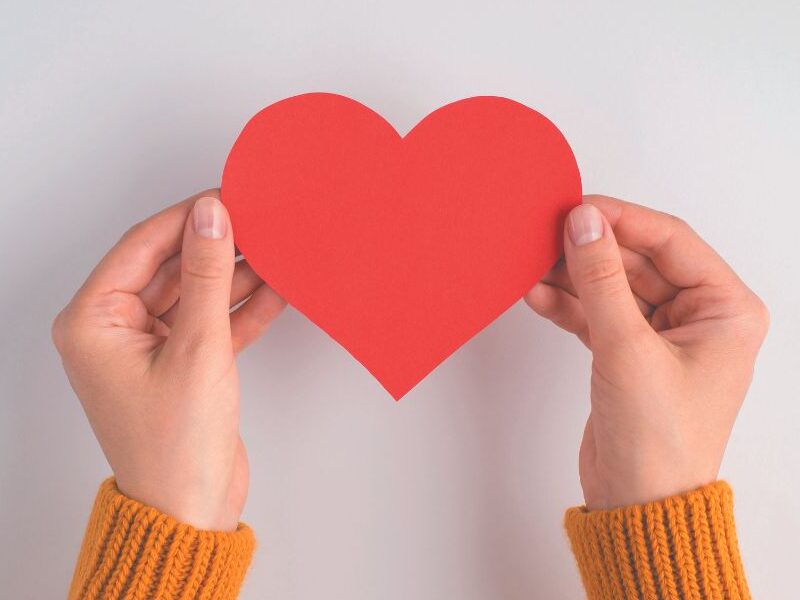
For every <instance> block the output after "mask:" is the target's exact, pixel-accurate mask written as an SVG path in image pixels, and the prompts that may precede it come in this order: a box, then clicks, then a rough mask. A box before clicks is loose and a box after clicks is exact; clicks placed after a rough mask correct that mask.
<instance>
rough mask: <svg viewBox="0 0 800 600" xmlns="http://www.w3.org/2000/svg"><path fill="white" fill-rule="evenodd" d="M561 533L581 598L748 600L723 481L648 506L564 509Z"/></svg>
mask: <svg viewBox="0 0 800 600" xmlns="http://www.w3.org/2000/svg"><path fill="white" fill-rule="evenodd" d="M565 527H566V529H567V535H568V537H569V539H570V543H571V544H572V551H573V553H574V554H575V559H576V561H577V563H578V568H579V570H580V573H581V577H582V579H583V585H584V587H585V588H586V594H587V597H588V598H589V600H611V599H612V598H613V599H624V598H652V599H654V600H668V599H669V600H673V599H675V600H678V599H681V600H710V599H712V598H732V599H734V598H735V599H738V600H747V599H749V598H750V592H749V590H748V587H747V581H746V580H745V575H744V570H743V568H742V559H741V556H740V555H739V543H738V541H737V539H736V529H735V526H734V520H733V492H732V491H731V488H730V486H728V484H727V483H725V482H724V481H718V482H716V483H712V484H709V485H706V486H703V487H701V488H699V489H697V490H694V491H692V492H689V493H687V494H683V495H679V496H673V497H671V498H667V499H666V500H662V501H659V502H651V503H650V504H643V505H637V506H628V507H624V508H618V509H614V510H602V511H588V510H587V509H586V508H585V507H579V508H571V509H569V510H568V511H567V513H566V517H565Z"/></svg>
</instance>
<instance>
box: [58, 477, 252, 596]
mask: <svg viewBox="0 0 800 600" xmlns="http://www.w3.org/2000/svg"><path fill="white" fill-rule="evenodd" d="M254 548H255V538H254V536H253V532H252V530H251V529H250V528H249V527H247V526H246V525H244V524H241V523H240V524H239V528H238V529H237V530H236V531H233V532H219V531H201V530H198V529H195V528H194V527H192V526H190V525H186V524H184V523H179V522H178V521H177V520H175V519H173V518H172V517H169V516H167V515H165V514H163V513H161V512H160V511H158V510H157V509H155V508H152V507H150V506H146V505H144V504H141V503H140V502H137V501H136V500H132V499H130V498H128V497H127V496H124V495H123V494H122V493H120V491H119V490H118V489H117V485H116V483H115V481H114V479H113V478H109V479H107V480H105V481H104V482H103V483H102V484H101V486H100V490H99V491H98V493H97V498H96V500H95V503H94V508H93V509H92V514H91V516H90V517H89V523H88V525H87V527H86V534H85V536H84V539H83V545H82V547H81V551H80V555H79V557H78V563H77V565H76V567H75V574H74V576H73V579H72V586H71V587H70V593H69V599H70V600H78V599H80V600H95V599H101V598H102V599H107V600H112V599H113V600H117V599H120V600H121V599H123V598H124V599H126V600H145V599H150V598H159V599H160V600H162V599H163V600H173V599H174V600H177V599H178V598H182V599H189V598H192V599H194V598H203V599H208V600H211V599H213V600H232V599H234V598H236V597H237V596H238V594H239V588H240V587H241V584H242V580H243V579H244V576H245V573H246V571H247V568H248V566H249V565H250V559H251V558H252V555H253V550H254Z"/></svg>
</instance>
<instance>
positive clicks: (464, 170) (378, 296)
mask: <svg viewBox="0 0 800 600" xmlns="http://www.w3.org/2000/svg"><path fill="white" fill-rule="evenodd" d="M222 200H223V202H224V203H225V205H226V206H227V208H228V211H229V212H230V216H231V220H232V224H233V230H234V236H235V240H236V244H237V246H238V247H239V249H240V250H241V252H242V254H243V255H244V257H245V258H246V259H247V261H248V262H249V263H250V265H251V266H252V267H253V269H254V270H255V272H256V273H257V274H258V275H259V276H260V277H261V278H262V279H264V281H266V282H268V283H269V285H270V286H272V287H273V288H274V289H275V290H276V291H277V292H278V293H279V294H280V295H281V296H283V297H284V298H285V299H286V300H287V301H288V302H289V303H290V304H292V305H293V306H294V307H295V308H296V309H298V310H299V311H300V312H302V313H303V314H305V315H306V316H307V317H308V318H309V319H310V320H311V321H313V322H314V323H316V324H317V325H318V326H319V327H321V328H322V329H323V330H325V331H326V332H327V333H328V334H329V335H330V336H331V337H333V339H335V340H336V341H337V342H339V343H340V344H341V345H342V346H343V347H344V348H345V349H346V350H348V351H349V352H350V353H351V354H352V355H353V356H354V357H355V358H356V360H358V361H359V362H360V363H362V364H363V365H364V366H365V367H366V368H367V369H368V370H369V371H370V372H371V373H372V374H373V375H374V376H375V378H376V379H377V380H378V381H379V382H380V383H381V384H382V385H383V386H384V387H385V388H386V389H387V390H388V392H389V393H390V394H391V395H392V396H393V397H394V398H395V399H397V400H399V399H400V398H401V397H402V396H403V395H405V394H406V393H407V392H408V391H409V390H410V389H411V388H412V387H414V386H415V385H416V384H417V383H418V382H419V381H420V380H422V379H423V378H424V377H425V376H426V375H427V374H428V373H430V371H431V370H433V369H434V368H435V367H436V366H437V365H438V364H439V363H440V362H442V361H443V360H444V359H445V358H447V357H448V356H449V355H450V354H452V353H453V352H455V350H456V349H458V348H459V347H460V346H461V345H462V344H464V343H465V342H466V341H467V340H469V339H470V338H471V337H472V336H474V335H475V334H476V333H478V332H479V331H480V330H481V329H483V328H484V327H486V325H488V324H489V323H491V322H492V321H493V320H494V319H495V318H497V317H498V316H499V315H500V314H501V313H503V312H504V311H505V310H506V309H508V308H509V307H510V306H511V305H512V304H513V303H514V302H516V301H517V300H519V299H520V298H521V297H522V296H523V295H524V294H525V293H526V292H527V291H528V290H530V288H531V287H532V286H533V285H534V284H535V283H536V282H537V281H538V280H539V278H540V277H541V276H542V275H543V274H544V273H545V272H546V271H547V270H548V269H550V268H551V267H552V265H553V264H554V263H555V262H556V260H557V259H558V257H559V255H560V254H561V248H562V228H563V220H564V217H565V215H566V213H567V212H568V211H569V210H570V209H571V208H572V207H574V206H576V205H577V204H579V203H580V202H581V183H580V175H579V173H578V167H577V164H576V162H575V157H574V156H573V154H572V150H571V149H570V147H569V144H567V141H566V140H565V139H564V137H563V136H562V135H561V132H559V130H558V129H557V128H556V127H555V125H553V124H552V123H551V122H550V121H549V120H548V119H546V118H545V117H544V116H542V115H541V114H539V113H538V112H536V111H534V110H532V109H530V108H528V107H526V106H525V105H523V104H520V103H518V102H515V101H513V100H509V99H506V98H500V97H496V96H479V97H474V98H467V99H464V100H459V101H457V102H453V103H451V104H448V105H446V106H443V107H441V108H439V109H437V110H435V111H434V112H432V113H431V114H429V115H428V116H427V117H425V118H424V119H423V120H422V121H420V122H419V123H418V124H417V125H416V126H415V127H414V128H413V129H412V130H411V131H410V132H409V133H408V134H407V135H405V136H400V134H398V132H397V131H396V130H395V129H394V128H393V127H392V126H391V125H390V124H389V123H388V122H387V121H386V120H384V119H383V117H381V116H380V115H379V114H378V113H376V112H374V111H372V110H371V109H369V108H367V107H366V106H364V105H363V104H360V103H359V102H356V101H355V100H352V99H350V98H347V97H344V96H339V95H336V94H327V93H310V94H302V95H299V96H294V97H291V98H287V99H285V100H281V101H279V102H276V103H275V104H272V105H271V106H268V107H267V108H265V109H263V110H262V111H260V112H259V113H258V114H256V115H255V116H254V117H253V118H252V119H251V120H250V121H249V122H248V123H247V125H246V126H245V127H244V129H243V130H242V132H241V134H240V135H239V138H238V139H237V140H236V143H235V144H234V145H233V148H232V149H231V152H230V155H229V156H228V160H227V162H226V164H225V169H224V172H223V176H222Z"/></svg>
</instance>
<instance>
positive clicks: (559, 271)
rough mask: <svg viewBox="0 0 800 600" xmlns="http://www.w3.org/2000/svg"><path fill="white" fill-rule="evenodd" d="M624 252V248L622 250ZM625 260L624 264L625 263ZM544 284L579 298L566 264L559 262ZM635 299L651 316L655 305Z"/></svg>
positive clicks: (645, 312) (640, 309)
mask: <svg viewBox="0 0 800 600" xmlns="http://www.w3.org/2000/svg"><path fill="white" fill-rule="evenodd" d="M620 250H623V248H620ZM624 262H625V261H624V258H623V263H624ZM626 276H628V277H629V281H630V275H629V274H628V273H626ZM541 281H542V282H544V283H546V284H548V285H552V286H554V287H557V288H560V289H561V290H563V291H565V292H566V293H568V294H570V295H572V296H575V297H576V298H577V297H578V292H577V291H576V290H575V285H574V284H573V283H572V279H570V276H569V270H568V269H567V264H566V263H565V262H559V263H558V264H557V265H556V266H555V267H553V268H552V269H551V270H550V272H548V273H547V274H546V275H545V276H544V277H542V279H541ZM633 299H634V300H636V305H637V306H638V307H639V311H640V312H641V313H642V314H643V315H644V316H648V315H650V314H651V313H652V312H653V310H654V306H653V303H651V302H648V301H647V300H645V299H644V298H641V297H640V296H639V295H638V294H635V293H634V295H633Z"/></svg>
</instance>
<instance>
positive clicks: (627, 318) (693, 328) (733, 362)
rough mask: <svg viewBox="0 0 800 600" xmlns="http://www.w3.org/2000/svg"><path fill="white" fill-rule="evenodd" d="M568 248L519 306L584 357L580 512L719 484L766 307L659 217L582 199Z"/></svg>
mask: <svg viewBox="0 0 800 600" xmlns="http://www.w3.org/2000/svg"><path fill="white" fill-rule="evenodd" d="M564 238H565V239H564V248H565V258H566V264H563V263H562V264H559V265H557V266H556V267H555V268H554V269H553V270H552V271H551V272H550V273H549V274H548V275H547V276H546V277H545V278H543V280H542V281H541V282H540V283H538V284H537V285H536V286H535V287H534V288H533V289H532V290H531V291H530V292H529V293H528V295H527V296H526V301H527V302H528V304H529V305H530V306H531V307H532V308H533V309H534V310H535V311H536V312H537V313H539V314H541V315H543V316H544V317H547V318H548V319H550V320H552V321H553V322H554V323H556V324H557V325H559V326H560V327H562V328H563V329H565V330H567V331H570V332H572V333H574V334H576V335H577V336H578V337H579V338H580V339H581V341H583V342H584V344H586V346H588V347H589V348H590V349H591V351H592V357H593V361H592V375H591V411H590V414H589V419H588V421H587V423H586V429H585V431H584V436H583V442H582V444H581V449H580V456H579V470H580V478H581V485H582V487H583V494H584V498H585V501H586V506H587V508H589V509H590V510H594V509H608V508H614V507H619V506H625V505H629V504H639V503H645V502H650V501H654V500H660V499H663V498H665V497H668V496H672V495H675V494H679V493H683V492H686V491H689V490H692V489H694V488H697V487H700V486H702V485H705V484H707V483H711V482H713V481H715V480H716V478H717V475H718V472H719V466H720V462H721V461H722V455H723V453H724V451H725V446H726V444H727V441H728V437H729V436H730V432H731V428H732V427H733V423H734V421H735V419H736V415H737V413H738V411H739V407H740V406H741V404H742V401H743V400H744V397H745V393H746V391H747V388H748V387H749V385H750V380H751V378H752V373H753V364H754V361H755V358H756V354H757V352H758V349H759V347H760V346H761V343H762V341H763V339H764V336H765V335H766V332H767V327H768V323H769V317H768V313H767V310H766V308H765V306H764V304H763V303H762V302H761V300H759V298H758V297H757V296H756V295H755V294H754V293H753V292H752V291H750V290H749V289H748V288H747V286H745V284H744V283H743V282H742V281H741V280H740V279H739V278H738V277H737V276H736V274H735V273H734V272H733V271H732V270H731V268H730V267H729V266H728V265H727V264H726V263H725V262H724V261H723V260H722V259H721V258H720V257H719V255H717V254H716V253H715V252H714V250H712V249H711V248H710V247H709V246H708V245H707V244H706V243H705V242H704V241H703V240H702V239H700V237H698V235H697V234H696V233H695V232H694V231H692V229H690V228H689V226H688V225H686V224H685V223H684V222H682V221H680V220H679V219H677V218H675V217H672V216H670V215H667V214H664V213H660V212H657V211H653V210H649V209H647V208H644V207H641V206H637V205H635V204H629V203H626V202H622V201H619V200H614V199H613V198H607V197H604V196H587V197H586V198H585V199H584V204H583V205H582V206H579V207H577V208H575V209H573V211H572V212H571V213H570V215H569V217H568V218H567V222H566V224H565V235H564ZM618 243H619V245H618Z"/></svg>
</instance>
